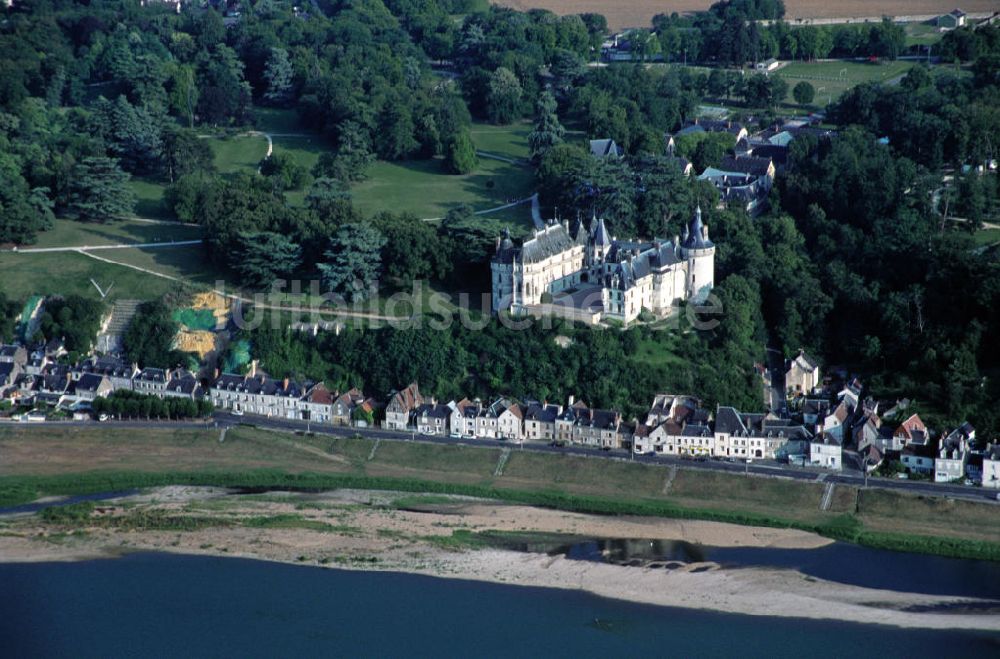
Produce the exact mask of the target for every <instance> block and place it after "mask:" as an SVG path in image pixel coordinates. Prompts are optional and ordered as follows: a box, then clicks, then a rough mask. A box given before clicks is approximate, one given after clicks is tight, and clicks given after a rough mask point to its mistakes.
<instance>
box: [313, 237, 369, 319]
mask: <svg viewBox="0 0 1000 659" xmlns="http://www.w3.org/2000/svg"><path fill="white" fill-rule="evenodd" d="M384 245H385V237H384V236H383V235H382V234H381V233H380V232H379V231H378V230H377V229H375V228H374V227H371V226H368V225H365V224H346V225H344V226H342V227H341V228H340V229H338V230H337V233H335V234H333V238H331V239H330V249H328V250H327V251H326V254H325V257H326V259H327V262H326V263H321V264H319V270H320V273H321V274H322V277H323V283H324V285H325V287H326V289H327V290H328V291H330V292H331V293H334V294H336V295H340V296H342V297H343V298H344V299H345V300H347V301H348V302H352V303H353V302H360V301H363V300H366V299H368V297H369V295H370V294H371V293H372V292H373V291H374V290H375V289H377V287H378V277H379V273H380V271H381V269H382V247H383V246H384Z"/></svg>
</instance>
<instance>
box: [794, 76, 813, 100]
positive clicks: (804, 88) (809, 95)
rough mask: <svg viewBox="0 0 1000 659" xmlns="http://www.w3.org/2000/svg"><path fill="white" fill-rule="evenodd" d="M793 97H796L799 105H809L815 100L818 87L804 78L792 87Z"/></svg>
mask: <svg viewBox="0 0 1000 659" xmlns="http://www.w3.org/2000/svg"><path fill="white" fill-rule="evenodd" d="M792 97H794V98H795V102H796V103H798V104H799V105H809V104H810V103H812V102H813V98H815V97H816V88H815V87H813V86H812V85H811V84H809V83H808V82H806V81H805V80H802V81H801V82H799V83H798V84H796V85H795V87H794V88H793V89H792Z"/></svg>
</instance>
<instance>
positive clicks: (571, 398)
mask: <svg viewBox="0 0 1000 659" xmlns="http://www.w3.org/2000/svg"><path fill="white" fill-rule="evenodd" d="M575 402H576V396H574V395H573V394H570V395H569V407H573V403H575Z"/></svg>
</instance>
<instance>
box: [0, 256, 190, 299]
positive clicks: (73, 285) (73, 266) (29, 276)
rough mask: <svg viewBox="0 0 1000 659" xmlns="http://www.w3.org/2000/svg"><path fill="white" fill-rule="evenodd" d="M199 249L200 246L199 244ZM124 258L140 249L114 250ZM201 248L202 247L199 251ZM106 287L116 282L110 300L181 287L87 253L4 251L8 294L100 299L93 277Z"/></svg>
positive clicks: (0, 274)
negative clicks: (102, 260)
mask: <svg viewBox="0 0 1000 659" xmlns="http://www.w3.org/2000/svg"><path fill="white" fill-rule="evenodd" d="M195 249H198V248H197V247H196V248H195ZM114 251H115V257H116V258H118V257H121V256H123V255H125V254H128V253H130V252H134V251H137V250H131V249H123V250H114ZM199 251H200V250H199ZM91 278H93V279H94V280H95V281H97V283H99V284H100V285H101V286H102V287H103V288H107V287H108V285H109V284H111V283H114V288H112V289H111V292H110V294H109V295H108V299H109V300H114V299H139V300H149V299H152V298H154V297H158V296H160V295H163V294H164V293H167V292H168V291H172V290H176V289H178V288H179V287H180V285H179V284H177V283H176V282H171V281H169V280H167V279H162V278H160V277H153V276H151V275H147V274H144V273H142V272H138V271H136V270H132V269H130V268H123V267H120V266H116V265H111V264H109V263H102V262H100V261H96V260H94V259H92V258H90V257H88V256H84V255H83V254H75V253H73V252H56V253H43V254H14V253H10V252H5V253H2V254H0V281H2V282H3V284H2V289H3V292H4V293H5V294H7V296H9V297H11V298H14V299H21V298H25V297H27V296H29V295H52V294H59V295H70V294H76V295H83V296H85V297H93V298H95V299H96V298H99V297H100V296H99V295H98V293H97V290H96V289H95V288H94V286H93V284H91V283H90V279H91Z"/></svg>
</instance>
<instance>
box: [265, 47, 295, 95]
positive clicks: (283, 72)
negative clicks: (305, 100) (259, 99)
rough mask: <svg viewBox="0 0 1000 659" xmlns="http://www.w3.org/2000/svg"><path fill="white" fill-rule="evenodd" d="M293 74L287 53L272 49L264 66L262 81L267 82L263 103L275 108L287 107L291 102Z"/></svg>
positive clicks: (280, 49)
mask: <svg viewBox="0 0 1000 659" xmlns="http://www.w3.org/2000/svg"><path fill="white" fill-rule="evenodd" d="M293 74H294V71H293V70H292V63H291V62H290V61H289V59H288V51H287V50H285V49H284V48H272V49H271V54H270V56H269V57H268V58H267V64H266V65H265V66H264V80H265V81H266V82H267V91H266V92H264V102H265V103H268V104H269V105H275V106H277V107H284V106H285V105H287V104H288V103H289V102H290V101H291V100H292V76H293Z"/></svg>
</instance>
